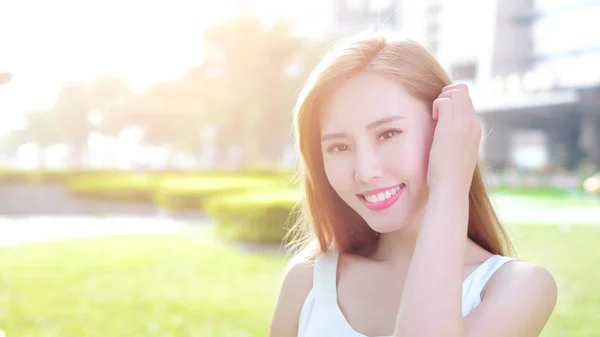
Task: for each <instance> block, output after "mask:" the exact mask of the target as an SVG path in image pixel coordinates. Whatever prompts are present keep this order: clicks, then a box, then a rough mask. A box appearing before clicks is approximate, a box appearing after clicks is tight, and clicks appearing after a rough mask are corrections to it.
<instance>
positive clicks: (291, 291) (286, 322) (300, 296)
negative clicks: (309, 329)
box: [269, 263, 313, 337]
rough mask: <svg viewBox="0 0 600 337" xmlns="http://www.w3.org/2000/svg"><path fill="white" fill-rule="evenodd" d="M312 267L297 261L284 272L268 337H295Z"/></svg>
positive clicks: (310, 285) (309, 287) (310, 286)
mask: <svg viewBox="0 0 600 337" xmlns="http://www.w3.org/2000/svg"><path fill="white" fill-rule="evenodd" d="M312 277H313V268H312V266H311V265H310V264H309V263H298V264H295V265H294V266H292V267H291V268H290V269H289V270H288V271H287V272H286V274H285V276H284V278H283V282H282V285H281V290H280V292H279V298H278V299H277V303H276V305H275V311H274V313H273V317H272V320H271V328H270V330H269V336H270V337H297V336H298V319H299V318H300V311H301V310H302V305H303V304H304V301H305V299H306V296H307V295H308V293H309V291H310V289H311V288H312Z"/></svg>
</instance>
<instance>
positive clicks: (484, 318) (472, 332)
mask: <svg viewBox="0 0 600 337" xmlns="http://www.w3.org/2000/svg"><path fill="white" fill-rule="evenodd" d="M557 293H558V290H557V286H556V282H555V280H554V277H553V276H552V274H551V273H550V272H549V271H548V270H547V269H546V268H544V267H542V266H540V265H537V264H533V263H528V262H522V261H511V262H508V263H506V264H504V265H503V266H502V267H501V268H500V269H498V271H496V273H494V275H493V276H492V278H491V279H490V280H489V282H488V284H487V285H486V289H485V291H484V292H483V293H482V301H481V304H480V305H479V306H478V307H477V308H476V309H475V310H473V312H472V313H471V314H469V316H468V317H467V321H468V328H467V330H468V331H469V333H468V334H467V335H469V336H490V337H491V336H523V337H535V336H539V334H540V333H541V331H542V330H543V328H544V326H545V325H546V323H547V321H548V319H549V318H550V316H551V315H552V312H553V311H554V307H555V306H556V300H557ZM509 323H510V324H509Z"/></svg>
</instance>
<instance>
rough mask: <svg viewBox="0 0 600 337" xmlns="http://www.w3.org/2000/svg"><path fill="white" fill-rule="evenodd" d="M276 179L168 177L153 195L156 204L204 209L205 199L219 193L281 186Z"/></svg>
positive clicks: (165, 206)
mask: <svg viewBox="0 0 600 337" xmlns="http://www.w3.org/2000/svg"><path fill="white" fill-rule="evenodd" d="M280 185H281V182H280V181H279V180H278V179H273V178H248V177H245V176H240V177H235V176H231V177H226V176H217V177H195V178H181V177H178V178H174V177H173V178H168V179H165V180H163V181H162V183H161V184H160V186H159V187H158V188H157V189H156V191H155V194H154V203H155V205H157V206H159V207H162V208H168V209H203V208H204V205H205V203H206V201H207V200H208V199H209V198H211V197H216V196H219V195H227V196H232V195H235V194H237V193H240V192H246V191H262V190H264V189H268V188H275V187H276V186H280Z"/></svg>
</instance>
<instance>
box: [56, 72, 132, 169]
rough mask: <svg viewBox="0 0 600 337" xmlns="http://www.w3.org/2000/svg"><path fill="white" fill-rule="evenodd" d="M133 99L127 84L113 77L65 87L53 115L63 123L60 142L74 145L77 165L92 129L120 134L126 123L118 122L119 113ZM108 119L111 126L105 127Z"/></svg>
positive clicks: (101, 77) (58, 121)
mask: <svg viewBox="0 0 600 337" xmlns="http://www.w3.org/2000/svg"><path fill="white" fill-rule="evenodd" d="M131 97H132V95H131V92H130V91H129V87H128V85H127V82H125V81H124V80H122V79H118V78H113V77H109V76H100V77H98V78H96V79H95V80H93V81H91V82H88V83H83V82H71V83H66V84H65V85H64V86H63V88H62V89H61V91H60V92H59V94H58V96H57V99H56V102H55V104H54V107H53V108H52V111H51V115H52V117H53V118H55V121H56V122H57V123H60V140H62V141H65V142H68V143H69V144H70V145H71V146H72V150H73V152H72V153H73V158H72V159H73V163H77V162H79V163H81V161H82V159H83V149H84V148H85V146H86V144H87V138H88V135H89V133H90V132H91V131H92V130H94V129H97V130H102V131H106V132H118V131H119V130H117V129H118V128H120V127H122V125H121V124H122V123H117V122H115V119H116V117H117V116H115V112H117V111H122V107H123V106H126V105H127V104H129V101H128V100H130V99H131ZM106 117H109V118H106ZM105 120H106V121H108V122H109V123H107V124H105Z"/></svg>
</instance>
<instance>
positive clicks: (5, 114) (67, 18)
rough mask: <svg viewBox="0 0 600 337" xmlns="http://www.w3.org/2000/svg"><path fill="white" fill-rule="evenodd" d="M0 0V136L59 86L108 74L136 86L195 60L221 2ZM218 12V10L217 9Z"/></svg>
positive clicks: (173, 74)
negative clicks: (3, 80)
mask: <svg viewBox="0 0 600 337" xmlns="http://www.w3.org/2000/svg"><path fill="white" fill-rule="evenodd" d="M218 3H219V6H220V8H217V7H215V6H216V5H215V2H214V1H210V2H209V1H198V0H196V1H193V0H191V1H188V0H167V1H139V0H53V1H47V0H38V1H34V0H18V1H16V0H0V13H1V18H0V71H3V70H4V71H9V72H11V73H12V74H13V79H12V81H11V82H10V83H9V84H8V85H4V86H1V87H0V134H2V132H3V131H4V132H5V131H6V129H8V128H10V127H11V126H12V125H14V124H15V123H17V121H18V119H19V115H20V113H21V112H22V111H24V110H28V109H44V108H50V107H51V106H52V105H53V103H54V99H55V97H56V94H57V92H58V90H59V89H60V88H61V86H62V84H63V83H64V82H65V81H69V80H88V79H91V78H93V77H96V76H98V75H100V74H111V75H116V76H119V77H125V78H127V79H129V80H130V83H131V84H132V86H133V88H143V87H144V86H146V85H147V84H148V83H150V82H152V81H156V80H159V79H168V78H177V77H181V76H184V75H185V73H186V72H187V70H188V69H189V68H190V67H192V66H195V65H197V64H198V63H199V61H200V59H201V51H202V41H201V33H202V31H201V30H202V27H203V25H205V24H206V23H209V22H212V21H215V20H219V18H221V17H222V16H223V13H226V11H227V5H226V4H225V3H226V1H218ZM224 11H225V12H224Z"/></svg>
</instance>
